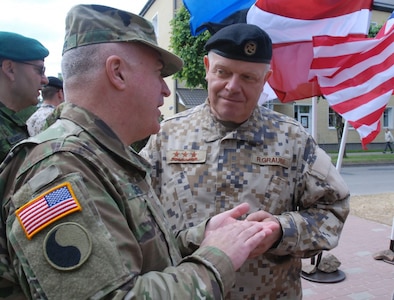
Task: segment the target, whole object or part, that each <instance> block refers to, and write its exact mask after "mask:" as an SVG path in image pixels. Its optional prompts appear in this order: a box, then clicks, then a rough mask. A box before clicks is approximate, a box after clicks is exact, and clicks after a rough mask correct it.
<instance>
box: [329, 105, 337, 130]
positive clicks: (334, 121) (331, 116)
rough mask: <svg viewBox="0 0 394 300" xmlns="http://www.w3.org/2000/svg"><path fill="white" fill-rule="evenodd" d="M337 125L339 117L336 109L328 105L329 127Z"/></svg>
mask: <svg viewBox="0 0 394 300" xmlns="http://www.w3.org/2000/svg"><path fill="white" fill-rule="evenodd" d="M336 127H337V117H336V114H335V111H334V110H333V109H332V108H331V107H328V128H336Z"/></svg>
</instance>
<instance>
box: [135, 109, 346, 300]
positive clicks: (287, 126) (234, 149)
mask: <svg viewBox="0 0 394 300" xmlns="http://www.w3.org/2000/svg"><path fill="white" fill-rule="evenodd" d="M141 155H142V156H144V157H145V158H147V159H148V160H149V161H150V162H151V163H152V165H153V170H152V172H153V173H152V174H151V176H152V185H153V187H154V188H155V190H156V193H157V195H159V197H160V201H161V203H162V204H163V206H164V210H165V211H166V212H168V217H169V221H170V224H171V228H172V229H173V230H174V231H177V230H180V229H184V228H187V227H189V226H193V225H194V224H197V223H198V222H200V221H201V220H203V219H204V218H207V217H209V216H212V215H214V214H217V213H219V212H222V211H224V210H226V209H228V208H230V207H233V206H235V205H236V204H238V203H239V202H248V203H250V205H251V207H252V208H251V211H257V210H265V211H268V212H270V213H271V214H273V215H275V216H276V217H277V218H278V220H279V221H280V224H281V226H282V231H283V238H282V240H281V241H280V242H279V244H278V245H277V246H276V247H275V249H271V250H269V251H268V252H267V253H266V254H264V255H263V256H261V257H258V258H256V259H254V260H248V261H246V263H245V264H244V265H243V266H242V267H241V269H240V270H239V271H238V272H237V275H236V284H235V286H234V287H233V289H232V290H231V293H230V294H228V295H227V299H237V300H239V299H301V297H302V289H301V279H300V268H301V259H300V258H301V257H310V256H313V255H315V254H317V253H318V252H319V251H321V250H325V249H331V248H333V247H335V246H336V245H337V243H338V239H339V235H340V233H341V230H342V227H343V225H344V222H345V219H346V217H347V214H348V211H349V207H348V197H349V191H348V188H347V186H346V184H345V183H344V181H343V179H342V178H341V176H340V175H339V174H338V172H337V170H336V169H335V167H334V166H333V165H332V163H331V160H330V157H329V156H328V155H327V154H326V153H325V152H324V151H323V150H322V149H320V148H319V147H318V146H317V145H316V144H315V142H314V140H313V139H312V137H311V136H310V135H309V134H308V133H307V132H306V131H305V130H304V128H303V127H302V126H301V125H300V124H299V123H298V122H296V121H295V120H294V119H291V118H289V117H286V116H284V115H282V114H278V113H276V112H274V111H271V110H268V109H266V108H264V107H260V108H256V109H255V110H254V112H253V114H252V116H251V117H250V119H249V120H248V121H247V122H245V123H244V124H242V125H240V126H239V127H238V128H236V129H228V128H226V127H225V126H223V125H222V124H221V123H219V122H217V121H216V120H215V118H214V117H213V116H212V115H211V113H210V109H209V106H208V104H207V102H206V103H205V104H202V105H200V106H198V107H196V108H194V109H191V110H188V111H185V112H182V113H180V114H178V115H175V116H174V117H171V118H169V119H168V120H165V121H164V122H162V128H161V130H160V132H159V133H158V134H157V135H153V136H152V137H151V138H150V140H149V142H148V144H147V145H146V147H145V148H144V149H143V150H142V151H141Z"/></svg>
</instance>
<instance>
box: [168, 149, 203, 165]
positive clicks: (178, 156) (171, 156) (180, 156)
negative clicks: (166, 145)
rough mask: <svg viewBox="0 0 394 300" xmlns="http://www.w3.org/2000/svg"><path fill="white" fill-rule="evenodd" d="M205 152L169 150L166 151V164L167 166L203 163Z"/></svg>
mask: <svg viewBox="0 0 394 300" xmlns="http://www.w3.org/2000/svg"><path fill="white" fill-rule="evenodd" d="M206 158H207V152H206V151H205V150H169V151H167V162H168V163H169V164H176V163H178V164H180V163H203V162H205V161H206Z"/></svg>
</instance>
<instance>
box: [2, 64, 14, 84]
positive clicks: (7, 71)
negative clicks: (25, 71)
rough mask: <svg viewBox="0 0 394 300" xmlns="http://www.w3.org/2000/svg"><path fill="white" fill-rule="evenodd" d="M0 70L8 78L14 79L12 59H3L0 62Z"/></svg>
mask: <svg viewBox="0 0 394 300" xmlns="http://www.w3.org/2000/svg"><path fill="white" fill-rule="evenodd" d="M1 70H2V71H3V73H4V75H5V76H7V77H8V79H9V80H11V81H14V80H15V63H14V62H13V61H12V60H9V59H5V60H3V61H2V63H1Z"/></svg>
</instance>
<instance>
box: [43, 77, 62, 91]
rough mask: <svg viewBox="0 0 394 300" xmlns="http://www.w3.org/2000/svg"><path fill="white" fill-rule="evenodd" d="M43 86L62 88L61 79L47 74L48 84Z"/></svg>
mask: <svg viewBox="0 0 394 300" xmlns="http://www.w3.org/2000/svg"><path fill="white" fill-rule="evenodd" d="M45 86H53V87H55V88H59V89H63V81H61V80H60V79H59V78H57V77H53V76H48V84H47V85H45Z"/></svg>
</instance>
